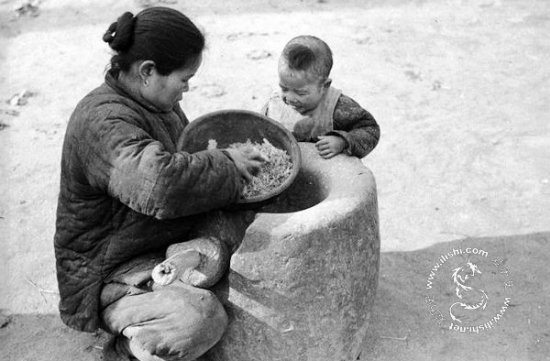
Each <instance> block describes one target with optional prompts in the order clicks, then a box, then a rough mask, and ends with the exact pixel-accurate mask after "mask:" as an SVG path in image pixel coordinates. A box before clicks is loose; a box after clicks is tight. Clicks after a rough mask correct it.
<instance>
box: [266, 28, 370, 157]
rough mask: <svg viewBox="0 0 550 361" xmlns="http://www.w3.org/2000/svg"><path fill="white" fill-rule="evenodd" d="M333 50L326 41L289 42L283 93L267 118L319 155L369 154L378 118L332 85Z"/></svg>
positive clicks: (283, 66) (282, 70)
mask: <svg viewBox="0 0 550 361" xmlns="http://www.w3.org/2000/svg"><path fill="white" fill-rule="evenodd" d="M331 69H332V51H331V50H330V48H329V46H328V45H327V44H326V43H325V42H324V41H323V40H321V39H319V38H317V37H314V36H309V35H302V36H298V37H295V38H293V39H292V40H290V41H289V42H288V43H287V44H286V46H285V47H284V49H283V52H282V54H281V56H280V58H279V65H278V72H279V86H280V88H281V89H280V92H277V93H276V94H274V95H273V96H272V97H271V98H270V99H269V101H268V102H267V103H266V104H265V105H264V107H263V109H262V113H263V114H264V115H266V116H268V117H270V118H272V119H274V120H277V121H279V122H280V123H282V124H283V125H284V126H285V127H286V128H287V129H289V130H290V131H291V132H292V134H293V135H294V137H295V138H296V140H298V141H302V142H315V146H316V148H317V150H318V151H319V155H321V156H322V157H323V158H326V159H328V158H332V157H334V156H335V155H337V154H339V153H342V152H344V153H346V154H348V155H353V156H356V157H359V158H362V157H364V156H366V155H367V154H368V153H370V152H371V151H372V150H373V149H374V147H375V146H376V144H377V143H378V139H379V137H380V128H379V126H378V124H377V123H376V120H375V119H374V118H373V116H372V115H371V114H370V113H369V112H368V111H366V110H365V109H363V108H362V107H361V106H360V105H359V104H357V102H355V101H354V100H353V99H351V98H350V97H348V96H346V95H344V94H342V92H341V91H340V90H338V89H335V88H333V87H332V86H331V83H332V80H331V79H330V78H329V76H330V71H331Z"/></svg>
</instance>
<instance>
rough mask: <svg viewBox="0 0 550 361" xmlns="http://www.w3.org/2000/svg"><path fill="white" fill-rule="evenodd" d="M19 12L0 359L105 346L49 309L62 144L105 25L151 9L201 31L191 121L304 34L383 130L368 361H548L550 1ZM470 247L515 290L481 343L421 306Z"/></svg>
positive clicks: (7, 83) (58, 3)
mask: <svg viewBox="0 0 550 361" xmlns="http://www.w3.org/2000/svg"><path fill="white" fill-rule="evenodd" d="M16 3H17V2H15V1H10V0H3V1H0V34H1V36H0V61H1V64H2V65H1V69H2V71H1V72H0V182H1V185H2V186H1V188H0V241H1V244H0V245H1V247H2V251H1V259H0V273H1V274H2V275H4V277H2V278H1V280H0V289H1V290H2V292H1V293H0V309H2V316H1V317H0V345H1V347H2V357H0V358H2V359H5V360H14V361H20V360H40V361H51V360H61V361H64V360H100V347H101V344H102V340H103V337H104V335H101V334H97V335H94V334H85V333H79V332H76V331H73V330H70V329H68V328H67V327H65V326H63V325H62V323H61V322H60V320H59V317H58V314H57V301H58V295H57V283H56V277H55V262H54V255H53V241H52V240H53V233H54V222H55V208H56V202H57V194H58V186H59V185H58V182H59V162H60V154H61V145H62V139H63V134H64V130H65V126H66V123H67V121H68V119H69V116H70V113H71V111H72V109H73V108H74V106H75V105H76V103H77V102H78V100H79V99H80V98H82V97H83V96H84V95H85V94H86V93H87V92H89V91H90V90H91V89H93V88H94V87H96V86H97V85H99V84H100V83H101V82H102V78H103V74H104V70H105V66H106V64H107V63H108V60H109V56H110V53H109V51H108V47H107V46H106V44H105V43H103V42H102V41H101V36H102V34H103V32H104V31H105V30H106V28H107V26H108V25H109V24H110V23H111V22H112V21H114V20H115V19H116V17H118V16H119V15H120V14H122V13H123V12H124V11H126V10H130V11H133V12H137V11H139V9H141V8H143V6H147V5H148V4H160V5H166V6H171V7H174V8H177V9H179V10H181V11H183V12H184V13H186V14H187V15H188V16H190V17H191V18H192V19H193V20H194V21H195V22H196V23H197V24H199V25H200V27H201V28H202V29H203V30H204V32H205V34H206V36H207V41H208V50H207V52H206V57H205V61H204V65H203V67H202V68H201V70H200V72H199V74H198V75H197V76H196V78H194V79H193V80H192V89H191V92H190V93H188V94H187V95H186V96H185V97H184V99H183V101H182V107H183V109H184V111H185V112H186V113H187V115H188V116H189V118H190V119H194V118H196V117H197V116H199V115H201V114H204V113H206V112H209V111H213V110H218V109H226V108H240V109H251V110H259V109H260V108H261V106H262V104H263V102H264V100H265V99H266V98H267V96H268V95H269V94H270V93H271V92H272V91H273V90H274V89H275V88H276V86H277V77H276V61H277V57H278V54H279V52H280V50H281V49H282V47H283V45H284V43H285V42H286V41H287V40H289V39H290V38H291V37H293V36H295V35H298V34H312V35H317V36H319V37H321V38H323V39H324V40H325V41H327V43H328V44H329V45H330V46H331V47H332V49H333V53H334V58H335V66H334V69H333V73H332V78H333V84H334V86H335V87H337V88H341V89H343V91H344V93H346V94H347V95H349V96H351V97H353V98H354V99H355V100H357V101H358V102H359V103H360V104H362V105H363V106H364V107H365V108H367V109H368V110H369V111H370V112H371V113H372V114H373V115H374V116H375V118H376V119H377V121H378V122H379V124H380V126H381V129H382V138H381V141H380V143H379V145H378V147H377V148H376V149H375V150H374V152H373V153H371V154H370V155H369V156H367V157H366V158H365V159H364V160H363V162H364V163H365V165H366V166H368V167H369V168H370V169H371V170H372V171H373V173H374V175H375V177H376V181H377V186H378V202H379V216H380V231H381V240H382V256H381V270H380V285H379V289H378V294H377V299H376V303H375V308H374V313H373V318H372V327H371V329H370V333H369V337H368V341H367V342H366V343H365V346H364V352H363V354H362V356H361V360H379V361H381V360H442V359H446V360H544V359H547V357H548V356H547V355H548V354H550V322H549V321H548V320H549V317H550V301H549V300H550V284H549V281H548V278H549V277H548V276H549V272H548V266H547V258H548V257H549V256H550V161H549V160H550V129H549V124H550V121H549V119H550V101H549V99H550V66H549V63H548V59H549V57H550V41H549V40H548V34H550V2H548V1H545V0H511V1H506V0H447V1H436V0H425V1H421V0H418V1H407V0H389V1H382V0H373V1H361V0H342V1H337V0H317V1H313V0H303V1H298V0H284V1H275V0H261V1H246V0H238V1H232V2H224V1H214V0H204V1H201V2H198V1H183V0H179V1H177V0H164V1H162V0H149V1H147V0H140V1H137V0H135V1H131V0H124V1H114V0H104V1H91V0H81V1H70V0H43V1H27V4H29V3H35V4H37V7H36V8H35V9H33V8H31V7H26V8H22V10H20V11H19V13H20V14H19V16H16V11H15V10H14V9H15V7H16V6H15V5H16ZM197 3H200V4H197ZM229 4H230V5H229ZM14 96H15V97H14ZM468 247H470V248H477V249H483V250H485V251H486V252H488V254H489V255H490V258H491V260H489V258H488V259H487V262H486V264H485V266H486V267H489V262H493V261H494V260H495V259H500V261H502V262H503V264H504V266H503V267H505V268H506V270H507V271H509V273H507V274H505V275H502V272H500V269H497V270H496V271H495V270H493V274H495V275H498V274H499V273H501V276H502V277H507V278H506V279H505V282H509V283H506V286H505V287H504V288H503V290H504V291H505V292H507V295H508V296H509V299H511V301H510V302H508V303H509V305H508V306H507V309H506V312H505V313H504V314H503V318H502V319H501V320H499V321H498V323H497V324H496V326H495V327H494V328H491V329H489V330H484V331H482V332H479V333H473V332H457V331H454V330H449V328H447V327H442V325H441V324H439V325H438V324H437V322H435V321H434V320H433V319H431V318H430V317H431V315H430V308H429V307H427V292H428V290H427V286H426V280H427V277H428V276H429V274H430V270H431V269H432V267H433V266H434V264H435V263H436V262H437V261H438V259H439V257H440V255H445V254H446V253H447V252H450V251H452V250H453V249H459V248H460V249H466V248H468ZM455 259H458V258H455ZM449 264H451V262H448V263H447V265H449ZM495 264H496V263H495ZM438 277H442V276H439V275H438ZM504 291H503V292H504ZM451 296H452V292H449V293H444V294H443V295H441V294H440V295H438V294H435V296H434V297H439V298H440V299H441V297H447V300H448V299H450V298H451ZM496 296H503V295H501V294H500V293H498V292H497V293H496ZM491 297H493V296H492V294H491V295H490V300H493V299H494V297H493V298H491ZM432 310H433V308H432ZM491 312H493V313H494V312H496V311H495V309H492V311H491Z"/></svg>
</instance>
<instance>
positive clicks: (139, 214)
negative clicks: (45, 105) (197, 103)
mask: <svg viewBox="0 0 550 361" xmlns="http://www.w3.org/2000/svg"><path fill="white" fill-rule="evenodd" d="M103 40H104V41H105V42H107V43H108V44H109V46H110V47H111V48H112V49H113V50H114V51H115V55H114V56H113V57H112V59H111V66H110V70H109V71H108V72H107V74H106V77H105V83H104V84H102V85H101V86H99V87H98V88H97V89H95V90H93V91H92V92H91V93H89V94H88V95H87V96H85V97H84V98H83V99H82V100H81V101H80V102H79V104H78V105H77V107H76V109H75V110H74V112H73V114H72V116H71V119H70V121H69V124H68V127H67V132H66V136H65V141H64V145H63V155H62V163H61V190H60V194H59V201H58V209H57V222H56V234H55V255H56V260H57V278H58V284H59V291H60V296H61V300H60V306H59V307H60V313H61V318H62V319H63V321H64V322H65V323H66V324H67V325H69V326H70V327H73V328H76V329H78V330H82V331H88V332H92V331H95V330H96V329H97V328H98V327H102V328H104V329H106V330H107V331H109V332H111V333H113V334H114V335H116V336H117V337H115V338H113V339H112V341H111V342H110V343H109V344H108V345H107V347H106V352H105V358H106V359H113V360H114V359H129V357H130V355H131V354H133V356H134V357H137V358H138V359H140V360H162V359H171V360H172V359H174V360H176V359H177V360H191V359H194V358H195V357H198V356H199V355H200V354H202V353H204V352H205V351H206V350H208V349H209V348H210V347H212V346H213V345H214V344H215V343H216V342H217V341H218V340H219V339H220V337H221V335H222V333H223V331H224V329H225V326H226V324H227V316H226V314H225V312H224V310H223V307H222V306H221V304H220V302H219V301H218V300H217V299H216V298H215V297H214V296H213V294H212V293H211V292H210V291H206V290H201V289H197V288H192V287H186V286H182V285H179V286H177V285H174V286H169V287H164V288H162V289H160V290H156V289H155V290H153V289H151V287H149V286H148V284H149V283H148V280H149V279H150V268H151V267H150V266H151V265H152V264H154V263H155V262H157V261H158V260H159V259H156V258H154V257H153V256H151V254H154V253H155V252H158V254H159V255H161V257H162V254H163V251H164V250H165V249H166V247H167V246H168V245H169V244H172V243H176V242H182V241H184V240H186V239H188V238H189V234H190V231H191V229H192V226H193V225H194V224H195V223H196V222H197V221H199V220H201V214H202V213H203V212H207V211H210V210H213V209H217V208H221V207H224V206H227V205H229V204H231V203H234V202H235V201H236V200H237V199H238V198H239V196H240V193H241V192H242V188H243V181H242V180H243V178H244V179H250V178H251V174H252V173H254V172H255V171H257V170H258V168H259V166H260V164H261V162H262V159H261V156H260V154H259V153H254V152H253V153H250V154H243V153H241V152H239V151H237V150H233V149H227V150H208V151H203V152H198V153H195V154H188V153H185V152H182V151H178V150H177V149H176V144H177V142H178V138H179V137H180V135H181V134H182V131H183V129H184V127H185V126H186V125H187V124H188V120H187V118H186V117H185V115H184V113H183V112H182V110H181V108H180V106H179V104H178V102H179V101H180V100H181V96H182V93H184V92H186V91H188V90H189V80H190V79H191V78H192V77H193V75H194V74H195V72H196V71H197V69H198V68H199V66H200V64H201V54H202V51H203V48H204V37H203V35H202V34H201V32H200V31H199V30H198V29H197V27H196V26H195V25H194V24H193V23H192V22H191V21H190V20H189V19H188V18H187V17H186V16H184V15H183V14H181V13H180V12H178V11H176V10H173V9H168V8H160V7H157V8H148V9H145V10H143V11H142V12H140V13H139V14H137V15H136V16H133V15H132V14H131V13H128V12H127V13H125V14H123V15H122V16H121V17H120V18H118V20H117V22H115V23H113V24H111V26H110V27H109V29H108V31H107V32H106V34H105V35H104V37H103Z"/></svg>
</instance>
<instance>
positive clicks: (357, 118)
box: [328, 95, 380, 158]
mask: <svg viewBox="0 0 550 361" xmlns="http://www.w3.org/2000/svg"><path fill="white" fill-rule="evenodd" d="M333 119H334V131H332V132H329V133H328V134H335V135H339V136H341V137H342V138H344V139H345V140H346V142H347V144H348V147H347V149H346V152H347V153H348V154H350V155H354V156H356V157H359V158H362V157H364V156H366V155H367V154H369V153H370V152H371V151H372V150H373V149H374V148H375V147H376V145H377V144H378V140H379V139H380V127H379V126H378V123H377V122H376V120H375V119H374V117H373V116H372V115H371V114H370V113H369V112H368V111H366V110H365V109H363V108H362V107H361V106H360V105H359V104H357V102H355V101H354V100H353V99H351V98H350V97H348V96H345V95H341V96H340V98H339V99H338V102H337V103H336V108H335V109H334V116H333Z"/></svg>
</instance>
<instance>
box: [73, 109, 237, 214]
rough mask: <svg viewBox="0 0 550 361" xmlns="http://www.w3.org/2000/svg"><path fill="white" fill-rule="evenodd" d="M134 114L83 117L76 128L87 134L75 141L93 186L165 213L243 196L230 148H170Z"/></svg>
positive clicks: (200, 209)
mask: <svg viewBox="0 0 550 361" xmlns="http://www.w3.org/2000/svg"><path fill="white" fill-rule="evenodd" d="M100 113H101V112H100ZM113 113H114V112H113ZM136 116H137V115H136ZM131 118H132V117H130V116H128V115H125V116H121V115H118V116H106V117H99V116H96V117H94V119H91V120H89V121H87V122H81V123H82V124H81V126H82V129H81V131H78V132H76V133H77V134H78V133H80V134H81V136H80V138H81V139H78V140H75V141H76V142H77V143H78V147H77V148H78V153H79V158H80V159H81V162H82V163H83V164H85V169H86V173H87V179H88V182H89V184H90V185H91V186H92V187H93V188H95V189H97V190H100V191H102V192H106V193H108V194H109V195H110V196H112V197H114V198H117V199H119V200H120V201H121V202H122V203H124V204H126V205H127V206H128V207H130V208H132V209H133V210H135V211H137V212H139V213H143V214H146V215H149V216H153V217H156V218H159V219H170V218H177V217H182V216H187V215H191V214H196V213H201V212H205V211H208V210H211V209H216V208H220V207H223V206H226V205H228V204H230V203H233V202H235V201H236V200H238V199H239V197H240V194H241V192H242V187H243V184H242V181H241V179H242V178H241V176H240V173H239V172H238V170H237V168H236V167H235V165H234V163H233V162H232V161H231V159H230V158H229V157H228V155H227V154H226V153H224V152H223V151H220V150H211V151H201V152H198V153H195V154H188V153H185V152H176V153H170V152H168V151H166V149H165V147H164V145H163V144H162V143H161V142H159V141H157V140H155V139H153V138H152V137H151V136H150V135H149V134H148V133H147V132H146V131H145V130H143V129H142V128H140V127H139V126H138V124H137V123H136V121H135V120H134V119H131Z"/></svg>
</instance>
